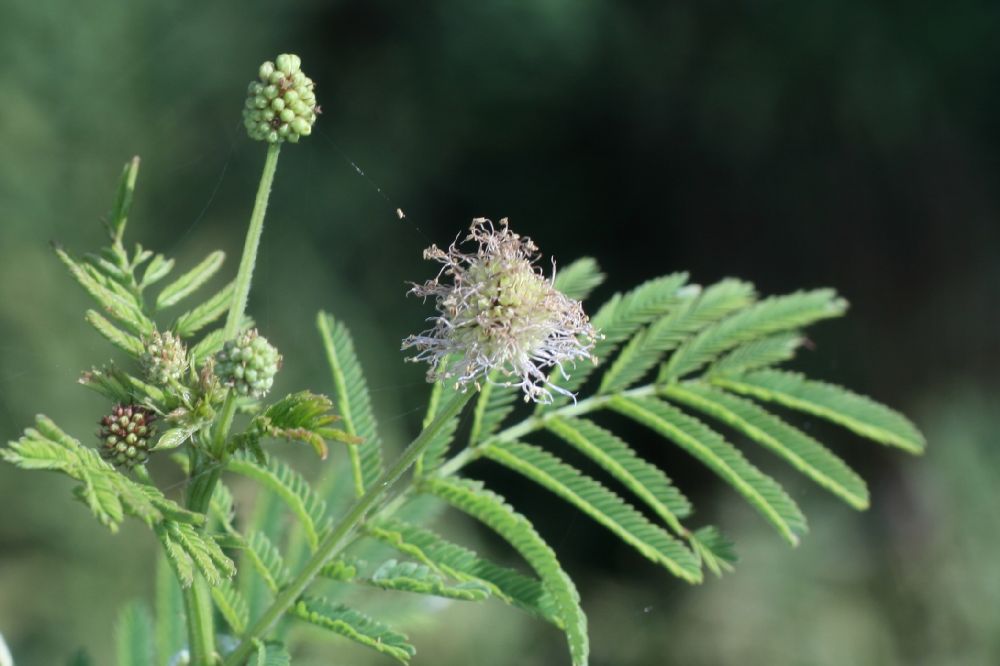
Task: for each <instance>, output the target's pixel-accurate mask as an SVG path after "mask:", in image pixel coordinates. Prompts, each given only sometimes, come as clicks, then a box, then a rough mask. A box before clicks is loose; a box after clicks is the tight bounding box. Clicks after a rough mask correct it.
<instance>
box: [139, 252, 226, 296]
mask: <svg viewBox="0 0 1000 666" xmlns="http://www.w3.org/2000/svg"><path fill="white" fill-rule="evenodd" d="M225 259H226V253H225V252H221V251H219V250H216V251H215V252H213V253H211V254H210V255H208V256H207V257H205V258H204V259H203V260H202V261H201V263H199V264H198V265H197V266H195V267H194V268H192V269H191V270H189V271H188V272H187V273H185V274H184V275H182V276H180V277H179V278H177V279H176V280H174V281H173V282H171V283H170V284H168V285H167V286H166V287H164V288H163V290H162V291H161V292H160V293H159V294H158V295H157V297H156V309H157V310H163V309H164V308H169V307H171V306H172V305H176V304H177V303H180V302H181V301H182V300H184V299H185V298H187V297H188V296H190V295H191V294H193V293H194V292H196V291H197V290H198V289H199V288H200V287H201V286H202V285H203V284H205V283H206V282H208V280H209V279H210V278H211V277H212V276H213V275H215V273H216V272H217V271H218V270H219V269H220V268H222V262H223V261H225Z"/></svg>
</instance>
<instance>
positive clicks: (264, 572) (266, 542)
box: [243, 530, 290, 592]
mask: <svg viewBox="0 0 1000 666" xmlns="http://www.w3.org/2000/svg"><path fill="white" fill-rule="evenodd" d="M243 554H244V555H245V556H246V558H247V559H248V560H249V561H250V564H252V565H253V568H254V569H256V570H257V573H258V574H260V577H261V578H262V579H263V580H264V582H265V583H266V584H267V586H268V587H269V588H270V589H271V591H272V592H277V591H278V590H280V589H281V588H282V587H283V586H284V585H285V584H286V583H287V582H288V579H289V578H290V574H289V572H288V569H287V567H285V561H284V559H283V558H282V557H281V552H280V551H279V550H278V548H277V547H276V546H275V545H274V544H273V543H271V540H270V539H269V538H267V535H266V534H264V533H263V532H258V531H256V530H255V531H251V532H250V533H249V534H247V536H246V538H245V539H244V540H243Z"/></svg>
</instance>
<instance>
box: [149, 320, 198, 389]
mask: <svg viewBox="0 0 1000 666" xmlns="http://www.w3.org/2000/svg"><path fill="white" fill-rule="evenodd" d="M145 347H146V348H145V350H144V351H143V353H142V356H141V357H140V358H139V363H140V364H141V365H142V370H143V372H144V373H145V375H146V379H147V380H148V381H149V382H150V383H152V384H155V385H157V386H164V385H166V384H169V383H170V382H171V381H177V380H179V379H180V378H181V377H182V376H183V375H184V371H185V370H187V367H188V358H187V349H186V348H185V347H184V343H183V342H182V341H181V339H180V338H179V337H177V336H175V335H174V334H173V333H171V332H170V331H167V332H166V333H160V332H159V331H154V332H153V334H152V335H151V336H150V337H149V338H148V339H147V340H146V341H145Z"/></svg>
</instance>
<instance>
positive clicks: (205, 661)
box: [182, 574, 216, 666]
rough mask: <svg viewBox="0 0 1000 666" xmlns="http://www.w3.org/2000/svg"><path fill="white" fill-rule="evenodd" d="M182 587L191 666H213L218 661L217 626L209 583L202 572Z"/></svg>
mask: <svg viewBox="0 0 1000 666" xmlns="http://www.w3.org/2000/svg"><path fill="white" fill-rule="evenodd" d="M182 589H183V598H184V616H185V617H186V618H187V630H188V646H189V650H190V653H191V662H190V663H191V666H213V665H214V664H215V663H216V661H215V626H214V623H213V621H212V598H211V596H210V593H209V591H208V584H207V583H206V582H205V579H204V578H202V576H201V574H197V575H196V576H195V579H194V582H193V583H192V584H191V586H190V587H187V588H182Z"/></svg>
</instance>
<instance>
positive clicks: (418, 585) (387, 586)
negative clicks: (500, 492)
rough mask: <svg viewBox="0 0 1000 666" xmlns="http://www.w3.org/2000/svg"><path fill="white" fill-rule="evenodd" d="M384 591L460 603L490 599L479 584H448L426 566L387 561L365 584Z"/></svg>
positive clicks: (485, 588) (488, 592)
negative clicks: (443, 598) (413, 593)
mask: <svg viewBox="0 0 1000 666" xmlns="http://www.w3.org/2000/svg"><path fill="white" fill-rule="evenodd" d="M367 582H368V583H369V584H370V585H374V586H375V587H380V588H382V589H383V590H394V591H399V592H415V593H417V594H428V595H432V596H437V597H446V598H448V599H458V600H461V601H482V600H483V599H486V598H488V597H489V596H490V590H489V588H488V587H486V586H485V585H483V584H482V583H478V582H463V583H457V584H449V583H448V582H447V581H445V580H444V579H443V578H442V577H441V576H439V575H438V574H436V573H434V572H433V571H432V570H431V568H430V567H429V566H427V565H426V564H417V563H415V562H397V561H396V560H387V561H385V562H383V563H382V564H381V566H379V568H378V569H376V570H375V572H374V573H373V574H372V575H371V577H370V578H369V579H368V581H367Z"/></svg>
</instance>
